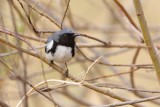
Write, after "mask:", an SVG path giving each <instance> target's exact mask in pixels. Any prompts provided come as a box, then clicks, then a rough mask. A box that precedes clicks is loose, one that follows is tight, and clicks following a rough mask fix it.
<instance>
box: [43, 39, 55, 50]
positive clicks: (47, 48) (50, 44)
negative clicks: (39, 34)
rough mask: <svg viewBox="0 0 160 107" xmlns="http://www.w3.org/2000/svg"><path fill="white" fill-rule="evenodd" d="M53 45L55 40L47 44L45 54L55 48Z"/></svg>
mask: <svg viewBox="0 0 160 107" xmlns="http://www.w3.org/2000/svg"><path fill="white" fill-rule="evenodd" d="M53 45H54V41H53V40H51V41H50V42H48V43H47V44H46V47H45V52H48V51H49V50H51V48H52V47H53Z"/></svg>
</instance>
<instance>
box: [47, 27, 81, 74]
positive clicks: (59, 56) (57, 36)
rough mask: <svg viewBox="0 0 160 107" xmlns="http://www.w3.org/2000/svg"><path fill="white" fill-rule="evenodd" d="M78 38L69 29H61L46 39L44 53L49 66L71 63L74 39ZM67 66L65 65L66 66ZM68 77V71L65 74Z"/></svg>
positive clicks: (73, 52) (73, 53)
mask: <svg viewBox="0 0 160 107" xmlns="http://www.w3.org/2000/svg"><path fill="white" fill-rule="evenodd" d="M76 36H78V35H77V34H75V33H74V32H73V31H71V30H69V29H63V30H60V31H57V32H55V33H53V35H51V36H50V37H48V39H47V42H46V46H45V53H46V58H47V59H48V60H49V61H50V64H52V63H54V61H55V62H58V63H64V64H66V63H67V62H69V61H71V60H72V58H73V57H74V55H75V37H76ZM66 66H67V65H66ZM64 75H65V76H67V75H68V71H66V72H65V74H64Z"/></svg>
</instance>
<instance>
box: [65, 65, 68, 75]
mask: <svg viewBox="0 0 160 107" xmlns="http://www.w3.org/2000/svg"><path fill="white" fill-rule="evenodd" d="M65 65H66V68H67V69H66V71H65V73H64V77H68V67H67V64H66V63H65Z"/></svg>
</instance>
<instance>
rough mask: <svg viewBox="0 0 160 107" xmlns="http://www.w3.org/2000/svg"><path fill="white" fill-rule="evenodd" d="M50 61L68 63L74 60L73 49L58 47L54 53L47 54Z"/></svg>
mask: <svg viewBox="0 0 160 107" xmlns="http://www.w3.org/2000/svg"><path fill="white" fill-rule="evenodd" d="M46 56H47V59H48V60H53V61H55V62H58V63H67V62H69V61H70V60H71V59H72V48H71V47H67V46H63V45H58V46H57V47H56V49H55V52H54V53H51V52H49V53H48V54H46Z"/></svg>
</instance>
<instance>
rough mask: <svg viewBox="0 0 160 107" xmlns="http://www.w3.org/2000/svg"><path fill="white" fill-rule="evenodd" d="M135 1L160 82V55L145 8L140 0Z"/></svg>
mask: <svg viewBox="0 0 160 107" xmlns="http://www.w3.org/2000/svg"><path fill="white" fill-rule="evenodd" d="M133 2H134V6H135V9H136V13H137V17H138V20H139V24H140V27H141V30H142V34H143V37H144V40H145V43H146V46H147V48H148V51H149V54H150V57H151V59H152V62H153V65H154V68H155V70H156V72H157V77H158V80H159V83H160V59H159V55H158V53H157V50H156V47H155V46H154V44H153V42H152V39H151V35H150V32H149V29H148V26H147V22H146V19H145V16H144V13H143V9H142V6H141V2H140V0H133Z"/></svg>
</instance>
